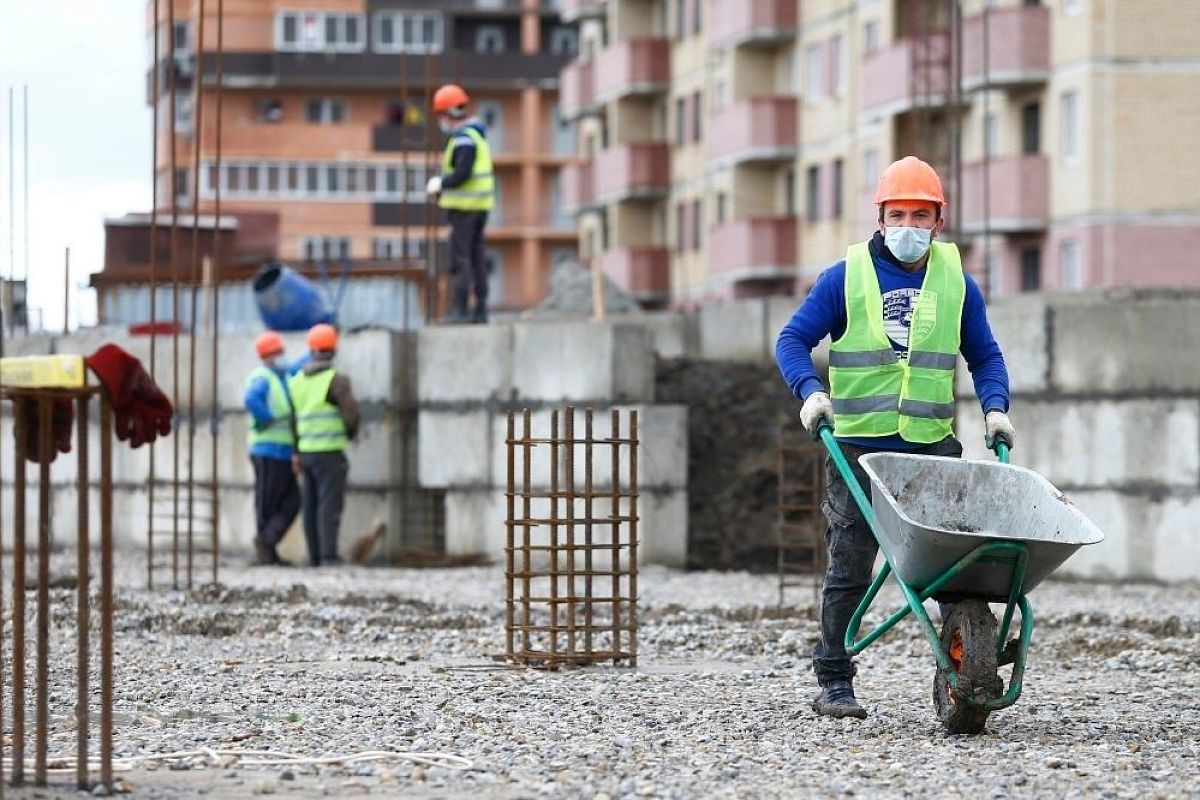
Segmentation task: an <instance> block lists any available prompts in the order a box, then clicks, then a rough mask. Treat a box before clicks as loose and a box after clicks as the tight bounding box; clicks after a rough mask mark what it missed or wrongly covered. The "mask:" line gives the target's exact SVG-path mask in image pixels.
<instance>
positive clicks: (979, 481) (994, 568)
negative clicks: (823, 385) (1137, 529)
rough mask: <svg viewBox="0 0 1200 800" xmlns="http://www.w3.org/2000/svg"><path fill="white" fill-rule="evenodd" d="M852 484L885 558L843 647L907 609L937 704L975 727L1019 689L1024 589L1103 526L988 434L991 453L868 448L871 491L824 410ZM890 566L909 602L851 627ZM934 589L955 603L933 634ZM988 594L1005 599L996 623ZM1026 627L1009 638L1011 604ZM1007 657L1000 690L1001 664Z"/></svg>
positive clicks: (1025, 643)
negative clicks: (930, 603) (930, 667)
mask: <svg viewBox="0 0 1200 800" xmlns="http://www.w3.org/2000/svg"><path fill="white" fill-rule="evenodd" d="M817 436H818V437H819V438H820V439H821V441H822V442H823V443H824V444H825V448H826V449H827V450H828V451H829V455H830V458H831V459H832V460H833V462H834V464H835V465H836V467H837V470H838V472H839V473H840V474H841V476H842V479H843V480H844V481H845V482H846V485H847V486H848V487H849V488H850V493H851V495H852V496H853V497H854V501H855V503H857V505H858V508H859V510H860V511H861V512H862V515H863V518H864V519H866V521H867V524H868V526H870V528H871V532H872V534H874V536H875V539H876V541H877V542H878V543H879V548H880V551H881V552H882V553H883V556H884V559H885V564H884V566H883V568H882V569H881V570H880V571H879V574H878V575H876V576H875V579H874V581H872V583H871V586H870V588H868V589H867V593H866V595H865V596H864V597H863V599H862V602H861V603H859V605H858V608H857V609H856V610H855V612H854V615H853V616H852V617H851V619H850V624H849V626H848V627H847V628H846V640H845V646H846V652H848V653H850V654H851V655H857V654H858V653H860V652H862V651H863V650H865V649H866V648H867V646H868V645H870V644H871V643H872V642H874V641H875V640H876V639H878V638H879V637H880V636H882V635H883V634H884V633H886V632H887V631H888V630H890V629H891V628H892V627H893V626H894V625H895V624H896V623H898V622H899V621H900V620H902V619H904V617H906V616H908V615H909V614H910V613H911V614H912V615H913V616H914V617H916V618H917V622H918V624H919V625H920V626H921V631H922V632H923V633H924V634H925V638H926V639H927V640H928V641H929V645H930V647H932V649H933V655H934V658H935V659H936V661H937V671H936V672H935V673H934V680H933V704H934V708H935V710H936V711H937V716H938V719H939V720H940V721H941V723H942V725H943V726H944V727H945V728H946V730H948V731H950V732H951V733H979V732H981V731H982V730H983V727H984V723H985V722H986V721H987V717H988V714H990V713H991V712H993V711H996V710H997V709H1001V708H1006V707H1008V706H1010V705H1012V704H1013V703H1015V702H1016V701H1017V699H1018V698H1019V697H1020V696H1021V683H1022V679H1023V677H1024V674H1025V661H1026V658H1027V656H1028V654H1029V643H1030V640H1031V639H1032V637H1033V611H1032V609H1031V608H1030V606H1029V601H1028V600H1027V599H1026V595H1027V594H1028V593H1029V592H1030V591H1031V590H1032V589H1033V588H1034V587H1035V586H1037V585H1038V584H1039V583H1041V581H1042V580H1043V579H1044V578H1046V576H1048V575H1049V574H1050V573H1051V572H1053V571H1054V570H1055V569H1056V568H1057V567H1058V566H1059V565H1061V564H1062V563H1063V562H1064V561H1066V560H1067V558H1068V557H1069V556H1070V555H1071V554H1072V553H1074V552H1075V551H1076V550H1077V549H1079V548H1080V547H1081V546H1083V545H1085V544H1096V543H1097V542H1100V541H1102V540H1103V539H1104V534H1103V533H1101V532H1100V530H1099V529H1098V528H1097V527H1096V526H1095V525H1093V524H1092V522H1091V521H1090V520H1089V519H1088V518H1087V517H1085V516H1084V515H1083V513H1082V512H1080V511H1079V510H1078V509H1077V508H1075V506H1074V505H1072V504H1071V503H1070V501H1068V500H1067V499H1066V498H1065V497H1064V496H1063V495H1062V493H1061V492H1059V491H1058V490H1057V489H1055V488H1054V486H1053V485H1052V484H1051V483H1050V482H1049V481H1047V480H1046V479H1045V478H1043V477H1042V476H1041V475H1039V474H1037V473H1036V472H1034V471H1032V470H1029V469H1026V468H1024V467H1018V466H1014V465H1012V464H1009V463H1008V449H1009V446H1010V444H1011V443H1010V442H1007V441H1005V440H1004V439H1003V438H1000V439H999V440H998V441H996V442H995V445H994V450H995V452H996V456H997V461H994V462H985V461H965V460H962V459H957V458H943V457H938V456H921V455H909V454H905V453H871V454H869V455H865V456H863V457H861V458H860V459H859V464H860V465H861V466H862V467H863V470H864V471H865V472H866V473H867V476H868V477H869V478H870V480H871V498H872V500H871V502H868V501H867V497H866V494H865V493H864V492H863V491H862V487H861V486H860V485H859V483H858V480H857V479H856V478H855V477H854V474H853V472H852V471H851V469H850V465H849V463H848V462H847V460H846V457H845V455H844V454H843V453H842V450H841V447H840V446H839V445H838V443H837V440H836V439H834V437H833V429H832V427H831V426H830V425H829V424H828V423H827V422H822V423H821V424H820V425H819V426H818V428H817ZM888 575H894V577H895V579H896V583H897V584H898V585H899V586H900V591H901V592H902V593H903V594H904V598H905V600H906V601H907V605H905V606H904V607H902V608H900V609H899V610H897V611H896V612H895V613H893V614H892V615H891V616H890V617H888V618H887V619H886V620H884V621H883V622H882V623H880V624H879V625H877V626H876V627H875V628H874V629H873V630H871V632H870V633H868V634H867V635H866V636H864V637H863V638H862V639H857V636H858V630H859V627H860V626H861V624H862V619H863V615H864V614H866V611H867V609H868V608H869V607H870V606H871V603H872V602H873V601H874V599H875V596H876V595H877V594H878V593H879V590H880V588H881V587H882V586H883V583H884V581H886V580H887V577H888ZM929 598H934V599H935V600H938V601H941V602H948V603H953V604H954V605H953V611H952V612H951V613H950V614H949V616H948V618H947V619H946V620H944V622H943V625H942V631H941V634H940V635H939V634H938V632H937V630H936V629H935V628H934V626H933V622H932V621H931V620H930V619H929V615H928V614H927V613H926V612H925V607H924V605H923V602H924V601H925V600H927V599H929ZM988 603H1003V604H1004V614H1003V617H1002V618H1001V620H1000V624H999V627H998V628H997V624H996V618H995V617H994V616H993V615H992V612H991V609H990V608H989V607H988ZM1018 608H1019V609H1020V610H1021V632H1020V635H1019V636H1018V638H1016V639H1013V640H1011V641H1009V639H1008V633H1009V628H1010V627H1011V625H1012V622H1013V616H1014V612H1015V610H1016V609H1018ZM1005 664H1012V676H1011V678H1010V679H1009V683H1008V688H1007V690H1006V689H1005V687H1004V680H1003V678H1001V676H1000V675H999V673H998V670H999V668H1000V667H1001V666H1003V665H1005Z"/></svg>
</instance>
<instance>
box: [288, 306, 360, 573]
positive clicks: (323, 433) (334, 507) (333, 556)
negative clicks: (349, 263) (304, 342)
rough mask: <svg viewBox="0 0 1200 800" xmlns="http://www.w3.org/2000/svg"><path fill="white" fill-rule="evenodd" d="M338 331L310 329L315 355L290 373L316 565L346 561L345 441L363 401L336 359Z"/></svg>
mask: <svg viewBox="0 0 1200 800" xmlns="http://www.w3.org/2000/svg"><path fill="white" fill-rule="evenodd" d="M337 343H338V336H337V331H336V330H334V328H333V326H332V325H325V324H321V325H314V326H313V327H312V329H311V330H309V332H308V349H309V351H310V353H311V355H312V358H311V359H310V360H309V362H308V363H307V364H305V365H304V368H303V369H302V370H300V371H299V372H297V373H296V374H295V375H292V376H291V377H290V378H289V379H288V390H289V391H290V392H291V395H292V406H293V408H294V413H295V415H296V453H297V455H296V459H295V460H294V461H293V464H294V465H295V467H296V469H297V470H298V471H299V472H300V473H301V475H302V477H303V483H304V486H303V491H302V492H301V494H302V496H303V500H304V538H305V540H306V541H307V542H308V558H309V561H310V562H311V563H312V565H313V566H314V567H316V566H322V565H331V564H340V563H342V559H341V555H340V554H339V552H338V530H339V528H340V527H341V522H342V509H343V508H344V507H345V504H346V478H347V476H348V474H349V472H350V466H349V463H348V462H347V460H346V452H345V451H346V446H347V445H348V444H349V443H350V442H351V441H352V440H353V439H354V437H355V436H356V435H357V434H358V425H359V414H358V401H357V400H355V398H354V392H353V391H352V390H351V388H350V379H349V378H348V377H346V376H345V375H344V374H343V373H342V372H341V371H340V370H338V368H337V367H335V366H334V365H333V359H334V356H335V355H336V354H337Z"/></svg>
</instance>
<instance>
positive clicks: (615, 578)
mask: <svg viewBox="0 0 1200 800" xmlns="http://www.w3.org/2000/svg"><path fill="white" fill-rule="evenodd" d="M609 434H610V435H611V437H612V447H611V452H612V473H611V474H612V542H611V544H612V564H611V565H610V566H611V567H612V598H613V600H612V637H613V640H612V651H613V661H616V660H617V659H619V658H620V653H621V600H620V597H621V523H620V519H621V444H620V442H621V415H620V412H618V411H617V409H615V408H614V409H612V411H611V412H610V428H609Z"/></svg>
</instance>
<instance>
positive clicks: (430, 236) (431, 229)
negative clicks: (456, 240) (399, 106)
mask: <svg viewBox="0 0 1200 800" xmlns="http://www.w3.org/2000/svg"><path fill="white" fill-rule="evenodd" d="M434 70H435V62H434V58H433V53H432V52H430V53H426V54H425V105H426V110H425V150H424V153H423V154H422V162H423V168H424V178H425V180H426V181H428V180H429V178H430V177H431V176H432V174H433V173H432V172H431V171H430V163H431V154H432V152H433V142H434V137H433V130H434V119H433V111H432V109H433V82H434ZM433 163H436V162H433ZM407 183H408V180H407V175H405V184H406V185H407ZM422 188H423V187H422ZM436 207H437V203H436V199H435V198H433V197H429V196H426V199H425V323H426V324H427V325H431V324H433V323H434V322H435V321H437V320H438V319H439V318H440V317H441V313H440V312H441V299H440V297H441V286H440V283H439V280H438V275H437V264H436V263H435V259H434V252H435V251H436V249H437V240H436V233H435V214H436V212H435V210H434V209H435V208H436Z"/></svg>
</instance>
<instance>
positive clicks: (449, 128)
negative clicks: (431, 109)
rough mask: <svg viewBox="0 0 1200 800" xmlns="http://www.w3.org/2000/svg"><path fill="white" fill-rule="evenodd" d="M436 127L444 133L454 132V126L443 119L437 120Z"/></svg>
mask: <svg viewBox="0 0 1200 800" xmlns="http://www.w3.org/2000/svg"><path fill="white" fill-rule="evenodd" d="M438 129H440V130H441V132H442V133H445V134H450V133H453V132H454V126H453V125H452V124H451V123H449V122H447V121H446V120H444V119H439V120H438Z"/></svg>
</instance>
